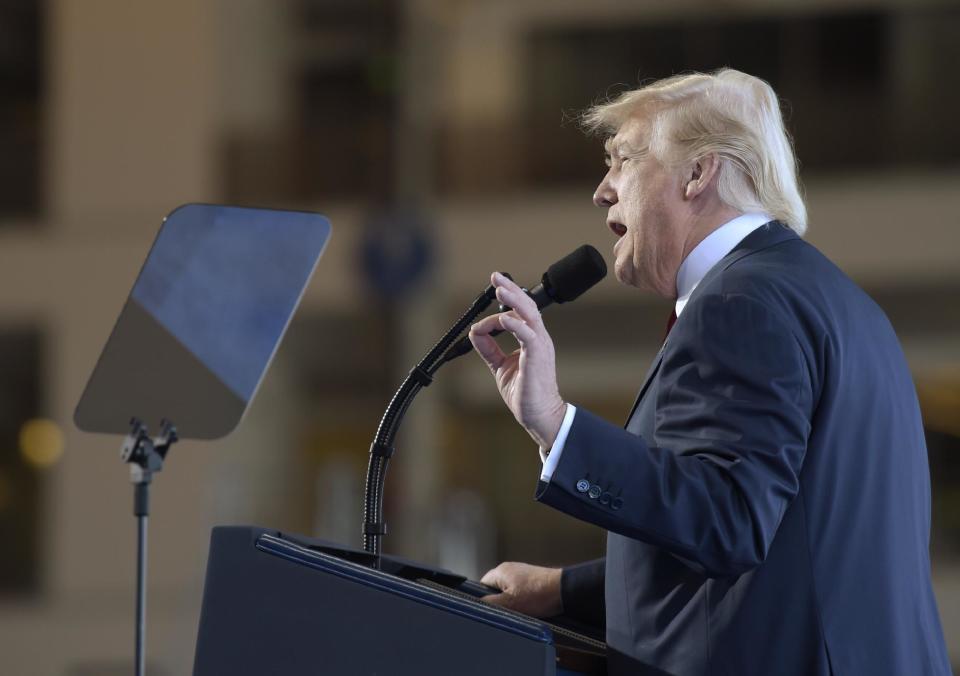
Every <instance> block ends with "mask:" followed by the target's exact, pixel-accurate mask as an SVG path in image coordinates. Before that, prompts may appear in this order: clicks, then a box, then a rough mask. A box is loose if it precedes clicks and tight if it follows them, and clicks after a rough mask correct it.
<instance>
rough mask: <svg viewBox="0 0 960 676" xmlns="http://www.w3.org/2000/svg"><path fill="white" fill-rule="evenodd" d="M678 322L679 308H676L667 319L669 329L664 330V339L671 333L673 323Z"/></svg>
mask: <svg viewBox="0 0 960 676" xmlns="http://www.w3.org/2000/svg"><path fill="white" fill-rule="evenodd" d="M676 323H677V310H676V309H674V310H673V311H671V312H670V317H669V318H668V319H667V330H666V331H664V332H663V340H664V341H666V340H667V336H669V335H670V329H672V328H673V325H674V324H676Z"/></svg>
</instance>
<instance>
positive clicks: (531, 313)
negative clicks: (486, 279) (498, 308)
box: [493, 272, 541, 326]
mask: <svg viewBox="0 0 960 676" xmlns="http://www.w3.org/2000/svg"><path fill="white" fill-rule="evenodd" d="M493 280H494V286H495V287H496V288H497V300H499V301H500V302H501V303H503V304H504V305H508V306H509V307H510V308H512V309H513V310H516V311H517V314H519V315H520V317H521V318H522V319H523V320H524V321H525V322H527V323H528V324H533V325H534V326H536V325H538V324H540V323H541V320H540V310H539V308H537V304H536V302H535V301H534V300H533V298H531V297H530V296H528V295H527V293H526V292H525V291H524V290H523V289H521V288H520V287H519V286H517V284H515V283H514V282H513V281H511V280H509V279H507V278H506V277H504V276H503V275H502V274H500V273H499V272H495V273H494V274H493Z"/></svg>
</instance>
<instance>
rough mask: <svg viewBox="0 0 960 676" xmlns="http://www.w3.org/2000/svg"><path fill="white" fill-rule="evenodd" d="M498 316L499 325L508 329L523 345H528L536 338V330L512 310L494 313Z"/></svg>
mask: <svg viewBox="0 0 960 676" xmlns="http://www.w3.org/2000/svg"><path fill="white" fill-rule="evenodd" d="M495 316H497V317H499V318H500V326H502V327H503V328H504V330H505V331H509V332H510V333H512V334H513V335H514V337H515V338H516V339H517V340H518V341H519V343H520V344H521V345H523V346H527V345H529V344H530V343H531V342H533V341H534V340H536V338H537V332H536V331H534V330H533V328H532V327H531V326H530V325H529V324H528V323H527V322H525V321H523V320H522V319H520V318H519V317H517V316H516V315H514V314H513V313H512V312H504V313H502V314H499V315H495Z"/></svg>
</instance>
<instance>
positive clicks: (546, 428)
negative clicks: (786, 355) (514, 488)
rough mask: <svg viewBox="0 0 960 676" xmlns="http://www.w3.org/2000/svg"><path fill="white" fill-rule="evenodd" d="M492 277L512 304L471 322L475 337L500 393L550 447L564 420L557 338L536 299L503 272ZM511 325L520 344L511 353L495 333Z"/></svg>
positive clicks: (505, 300)
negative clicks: (473, 322) (500, 310)
mask: <svg viewBox="0 0 960 676" xmlns="http://www.w3.org/2000/svg"><path fill="white" fill-rule="evenodd" d="M491 283H492V284H493V286H494V287H495V288H496V290H497V300H499V301H500V302H501V303H503V304H504V305H507V306H509V307H511V308H513V309H512V310H511V311H510V312H501V313H499V314H495V315H490V316H489V317H485V318H483V319H481V320H480V321H479V322H477V323H476V324H474V325H473V326H472V327H471V328H470V342H471V343H473V347H474V349H475V350H476V351H477V353H478V354H479V355H480V357H481V358H483V361H484V362H486V364H487V366H488V367H489V368H490V371H491V372H492V373H493V375H494V378H495V379H496V381H497V387H498V388H499V390H500V396H501V397H503V401H504V402H505V403H506V404H507V407H508V408H509V409H510V411H511V412H512V413H513V416H514V417H515V418H516V419H517V422H519V423H520V424H521V425H523V427H524V429H526V430H527V433H528V434H529V435H530V436H531V437H532V438H533V440H534V441H535V442H537V444H539V446H540V447H541V448H544V449H549V448H550V447H551V446H553V442H554V440H555V439H556V437H557V432H558V431H559V430H560V425H561V424H562V423H563V415H564V413H565V412H566V405H565V404H564V402H563V399H561V397H560V392H559V389H558V387H557V369H556V359H555V354H554V349H553V340H551V338H550V334H548V333H547V330H546V328H545V327H544V325H543V321H542V320H541V318H540V311H539V310H538V309H537V304H536V303H535V302H534V301H533V299H532V298H530V297H529V296H528V295H527V294H526V293H524V291H523V289H521V288H520V287H519V286H517V285H516V284H514V283H513V282H512V281H511V280H509V279H507V278H506V277H504V276H503V275H501V274H500V273H499V272H495V273H493V275H492V277H491ZM498 329H502V330H504V331H509V332H510V333H511V334H513V336H514V337H515V338H516V339H517V342H518V343H520V348H519V349H518V350H515V351H514V352H512V353H510V354H506V353H504V352H503V350H501V349H500V346H499V345H498V344H497V342H496V341H495V340H494V338H493V336H491V335H490V334H491V333H492V332H493V331H496V330H498Z"/></svg>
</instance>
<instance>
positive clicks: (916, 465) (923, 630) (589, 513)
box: [470, 70, 950, 676]
mask: <svg viewBox="0 0 960 676" xmlns="http://www.w3.org/2000/svg"><path fill="white" fill-rule="evenodd" d="M585 121H586V124H587V126H588V127H589V128H591V129H592V130H599V131H602V132H604V133H605V134H606V135H607V141H606V149H607V153H608V166H609V170H608V171H607V174H606V176H605V177H604V178H603V181H602V182H601V183H600V185H599V187H598V188H597V190H596V193H595V194H594V199H593V201H594V203H595V204H596V205H597V206H599V207H603V208H605V209H606V210H607V226H608V227H609V229H610V230H611V231H612V232H613V233H614V234H615V235H616V237H617V241H616V244H615V245H614V247H613V254H614V257H615V260H616V262H615V271H616V277H617V279H618V280H619V281H620V282H621V283H623V284H628V285H630V286H635V287H637V288H641V289H649V290H652V291H654V292H656V293H658V294H660V295H661V296H664V297H666V298H670V299H673V300H674V301H675V314H674V315H673V316H672V317H671V318H670V321H669V322H668V327H667V337H666V339H665V342H664V345H663V348H662V349H661V350H660V353H659V354H658V355H657V357H656V359H655V360H654V363H653V365H652V366H651V368H650V370H649V372H648V373H647V375H646V377H645V379H644V380H643V382H642V383H639V384H640V394H639V396H638V398H637V402H636V404H635V406H634V408H633V410H632V412H631V414H630V417H629V421H628V423H627V425H626V428H625V429H624V428H622V427H619V426H618V425H615V424H612V423H610V422H607V421H605V420H602V419H600V418H599V417H597V416H595V415H593V414H591V413H590V412H589V411H587V410H585V409H583V408H580V407H578V406H576V405H575V404H573V403H570V402H567V401H565V400H564V399H563V397H562V395H561V393H560V392H559V390H558V387H557V379H556V371H555V364H554V348H553V343H552V341H551V339H550V336H549V334H548V333H547V332H546V330H545V328H544V325H543V322H542V321H541V319H540V316H539V313H538V312H537V308H536V305H535V304H534V302H533V301H532V300H531V299H530V298H529V297H528V296H527V295H526V294H524V293H523V291H522V290H521V289H520V288H518V287H517V286H516V285H515V284H514V283H512V282H511V281H510V280H508V279H506V278H505V277H503V276H502V275H500V274H494V275H493V284H494V285H495V286H496V287H497V297H498V299H499V300H500V302H501V303H503V304H505V305H507V306H509V307H510V308H513V309H512V310H511V311H508V312H505V313H501V314H496V315H492V316H490V317H487V318H485V319H483V320H481V321H480V322H478V323H477V324H475V325H474V326H473V327H472V329H471V331H470V339H471V341H472V342H473V345H474V347H475V349H476V350H477V352H478V353H479V354H480V356H481V357H482V358H483V359H484V361H485V362H486V363H487V365H488V366H489V367H490V370H491V371H492V372H493V374H494V376H495V378H496V383H497V387H498V388H499V390H500V394H501V395H502V397H503V399H504V401H505V402H506V404H507V406H508V407H509V408H510V410H511V412H512V413H513V414H514V416H515V417H516V419H517V420H518V421H519V423H520V424H521V425H522V426H523V427H524V428H525V429H526V430H527V432H528V433H529V434H530V436H531V437H532V438H533V440H534V441H535V442H536V443H537V444H538V445H539V447H540V452H541V457H542V458H543V461H544V462H543V470H542V475H541V477H540V483H539V484H538V488H537V494H536V497H537V499H538V500H540V501H542V502H545V503H546V504H548V505H551V506H553V507H555V508H557V509H559V510H562V511H564V512H566V513H567V514H569V515H571V516H573V517H575V518H577V519H581V520H583V521H588V522H590V523H593V524H596V525H598V526H601V527H603V528H605V529H606V530H607V531H609V533H608V537H607V556H606V559H605V560H604V561H602V562H597V563H587V564H583V565H581V566H575V567H572V568H569V569H565V570H563V571H560V570H556V569H549V568H540V567H536V566H529V565H526V564H518V563H507V564H501V565H500V566H498V567H497V568H495V569H494V570H492V571H490V572H489V573H487V575H486V576H485V577H484V582H486V583H488V584H491V585H493V586H495V587H497V588H499V589H501V590H502V593H500V594H497V595H494V596H491V597H488V600H489V601H491V602H493V603H498V604H501V605H506V606H509V607H513V608H515V609H518V610H521V611H524V612H528V613H531V614H537V615H550V614H554V613H557V612H559V611H560V610H561V609H564V610H565V611H567V612H569V613H577V612H580V613H589V612H590V611H591V610H597V609H599V608H601V607H602V605H603V604H604V603H605V614H606V632H607V644H608V646H609V671H610V673H611V674H613V675H618V674H643V673H652V674H662V673H667V674H677V675H684V676H686V675H688V674H735V675H738V676H748V675H754V674H756V675H758V676H770V675H777V676H789V675H793V674H796V675H798V676H800V675H803V676H810V675H814V674H837V675H841V676H847V675H863V674H870V675H871V676H875V675H878V674H904V675H918V674H949V673H950V667H949V664H948V659H947V656H946V649H945V645H944V640H943V632H942V629H941V627H940V621H939V618H938V614H937V607H936V601H935V600H934V596H933V591H932V587H931V583H930V559H929V532H930V481H929V470H928V465H927V453H926V447H925V444H924V437H923V427H922V423H921V419H920V411H919V407H918V404H917V398H916V394H915V390H914V386H913V383H912V380H911V377H910V372H909V370H908V368H907V365H906V362H905V359H904V357H903V353H902V352H901V349H900V346H899V344H898V342H897V338H896V336H895V334H894V332H893V330H892V328H891V327H890V324H889V322H888V321H887V318H886V317H885V316H884V314H883V312H881V310H880V308H879V307H877V305H876V304H875V303H874V302H873V301H872V300H871V299H870V298H869V297H868V296H867V295H866V294H865V293H864V292H863V291H861V290H860V289H859V288H858V287H857V286H856V285H855V284H853V282H851V281H850V280H849V279H848V278H847V277H846V276H845V275H844V274H843V273H842V272H841V271H840V270H839V269H838V268H836V267H835V266H834V265H833V264H832V263H831V262H830V261H829V260H827V259H826V258H825V257H824V256H823V255H822V254H821V253H820V252H818V251H817V250H816V249H815V248H813V247H812V246H810V245H809V244H807V243H806V242H804V241H803V240H802V239H801V235H802V234H803V233H804V231H805V229H806V210H805V208H804V204H803V201H802V198H801V196H800V193H799V190H798V181H797V169H796V161H795V159H794V156H793V150H792V148H791V145H790V141H789V140H788V137H787V134H786V132H785V130H784V126H783V120H782V117H781V114H780V106H779V102H778V100H777V97H776V94H775V93H774V92H773V90H772V89H771V87H770V86H769V85H768V84H767V83H765V82H764V81H762V80H759V79H757V78H755V77H752V76H750V75H746V74H744V73H741V72H738V71H735V70H721V71H718V72H716V73H714V74H709V75H704V74H693V75H682V76H677V77H672V78H669V79H666V80H662V81H659V82H655V83H653V84H651V85H648V86H646V87H643V88H641V89H638V90H634V91H630V92H627V93H625V94H623V95H621V96H620V97H619V98H617V99H616V100H614V101H612V102H609V103H606V104H603V105H599V106H596V107H594V108H592V109H591V110H589V111H588V112H587V113H586V115H585ZM496 329H504V330H506V331H509V332H510V333H512V334H513V336H514V337H515V338H516V340H517V341H518V342H519V344H520V347H519V349H518V350H516V351H515V352H513V353H510V354H507V353H504V352H503V351H502V350H501V349H500V347H499V346H498V345H497V343H496V342H495V341H494V339H493V337H492V336H491V335H490V334H491V333H492V332H493V331H494V330H496Z"/></svg>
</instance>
